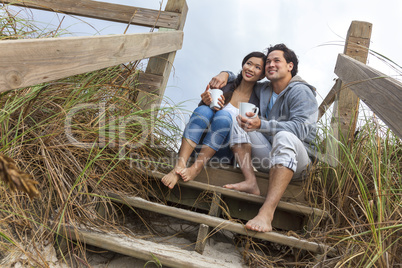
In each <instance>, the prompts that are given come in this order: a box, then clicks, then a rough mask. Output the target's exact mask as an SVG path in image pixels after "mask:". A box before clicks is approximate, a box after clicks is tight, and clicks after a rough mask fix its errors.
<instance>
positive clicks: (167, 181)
mask: <svg viewBox="0 0 402 268" xmlns="http://www.w3.org/2000/svg"><path fill="white" fill-rule="evenodd" d="M180 170H182V169H181V168H178V167H175V168H174V169H173V170H172V171H170V172H169V173H168V174H166V175H165V176H163V178H162V183H163V184H164V185H165V186H167V187H169V188H170V189H173V187H174V186H175V185H176V183H177V182H178V181H179V179H180V175H179V174H178V172H179V171H180Z"/></svg>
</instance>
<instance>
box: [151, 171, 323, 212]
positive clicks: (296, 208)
mask: <svg viewBox="0 0 402 268" xmlns="http://www.w3.org/2000/svg"><path fill="white" fill-rule="evenodd" d="M216 171H218V169H215V172H216ZM148 175H150V176H152V177H154V178H158V179H161V178H163V176H164V175H166V174H164V173H160V172H157V171H153V172H150V173H148ZM217 177H218V178H219V179H220V178H222V176H217ZM232 177H233V174H232ZM197 180H198V177H197V178H196V179H195V180H193V181H188V182H183V181H179V184H180V185H185V186H186V187H190V188H197V189H202V190H206V191H211V192H216V193H221V194H222V195H224V196H230V197H233V198H238V199H242V200H247V201H250V202H255V203H258V204H262V203H264V201H265V197H264V196H259V195H254V194H249V193H244V192H239V191H235V190H231V189H227V188H223V187H220V186H216V185H213V184H210V183H205V182H200V181H197ZM278 209H281V210H285V211H289V212H294V213H297V214H302V215H307V216H308V215H311V214H315V215H319V216H322V217H324V218H326V217H328V213H327V212H326V211H323V210H321V209H317V208H312V207H308V206H304V205H301V204H296V203H291V202H285V201H280V202H279V204H278Z"/></svg>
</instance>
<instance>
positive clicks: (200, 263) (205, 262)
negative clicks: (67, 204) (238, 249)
mask: <svg viewBox="0 0 402 268" xmlns="http://www.w3.org/2000/svg"><path fill="white" fill-rule="evenodd" d="M61 233H62V234H67V237H66V238H68V239H72V240H79V241H81V242H83V243H85V244H88V245H92V246H96V247H99V248H103V249H106V250H110V251H113V252H117V253H120V254H124V255H127V256H131V257H134V258H137V259H142V260H145V261H152V260H153V258H154V257H156V258H157V259H158V260H159V261H160V262H161V264H162V265H163V267H165V266H168V267H177V268H182V267H194V268H198V267H201V268H215V267H216V268H220V267H227V268H231V267H233V264H230V263H226V262H224V261H220V260H216V259H211V258H208V257H206V256H203V255H200V254H198V253H197V252H195V251H188V250H184V249H180V248H178V247H175V246H168V245H163V244H160V243H154V242H150V241H146V240H143V239H136V238H132V237H127V236H122V235H119V234H113V233H110V232H108V233H104V232H100V231H95V230H90V229H82V228H77V227H73V226H68V225H62V230H61Z"/></svg>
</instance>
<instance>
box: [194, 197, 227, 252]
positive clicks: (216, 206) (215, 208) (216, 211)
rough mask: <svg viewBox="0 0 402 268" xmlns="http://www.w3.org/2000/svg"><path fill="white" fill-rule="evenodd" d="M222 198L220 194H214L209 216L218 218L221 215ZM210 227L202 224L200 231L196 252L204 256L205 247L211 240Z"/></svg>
mask: <svg viewBox="0 0 402 268" xmlns="http://www.w3.org/2000/svg"><path fill="white" fill-rule="evenodd" d="M221 197H222V195H221V194H220V193H214V194H213V197H212V202H211V207H210V209H209V212H208V215H210V216H214V217H218V216H219V215H220V213H221V208H220V206H221V200H222V199H221ZM209 229H210V228H209V226H208V225H206V224H203V223H201V224H200V228H199V230H198V236H197V242H196V244H195V251H197V252H198V253H200V254H202V253H203V252H204V249H205V245H206V243H207V240H208V238H209Z"/></svg>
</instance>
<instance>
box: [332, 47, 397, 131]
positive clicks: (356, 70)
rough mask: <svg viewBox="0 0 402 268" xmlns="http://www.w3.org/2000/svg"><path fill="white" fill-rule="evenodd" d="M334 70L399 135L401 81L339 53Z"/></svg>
mask: <svg viewBox="0 0 402 268" xmlns="http://www.w3.org/2000/svg"><path fill="white" fill-rule="evenodd" d="M335 73H336V74H337V75H338V76H339V78H340V79H342V81H343V82H344V83H346V84H347V86H348V87H349V88H350V89H351V90H352V91H353V92H354V93H355V94H356V95H357V96H358V97H359V98H360V99H361V100H362V101H363V102H364V103H365V104H366V105H367V106H368V107H370V109H371V110H372V111H373V112H374V113H376V115H378V117H379V118H381V120H383V121H384V122H385V123H386V124H387V125H388V126H389V128H390V129H392V130H393V131H394V132H395V134H396V135H398V136H399V137H400V138H402V124H401V114H402V83H401V82H399V81H397V80H395V79H392V78H391V77H389V76H388V75H385V74H383V73H381V72H379V71H377V70H375V69H374V68H371V67H370V66H367V65H366V64H363V63H361V62H359V61H357V60H355V59H353V58H351V57H348V56H347V55H344V54H339V56H338V60H337V62H336V67H335Z"/></svg>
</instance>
